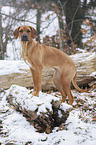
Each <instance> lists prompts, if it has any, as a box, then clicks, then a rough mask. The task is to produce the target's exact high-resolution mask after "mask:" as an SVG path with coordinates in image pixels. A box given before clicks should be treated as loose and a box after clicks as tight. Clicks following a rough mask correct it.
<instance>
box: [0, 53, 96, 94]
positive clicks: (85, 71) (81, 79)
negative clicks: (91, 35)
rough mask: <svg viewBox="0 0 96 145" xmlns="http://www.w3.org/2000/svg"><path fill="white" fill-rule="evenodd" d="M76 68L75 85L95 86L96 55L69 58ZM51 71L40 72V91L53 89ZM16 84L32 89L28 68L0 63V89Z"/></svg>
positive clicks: (11, 62) (5, 62)
mask: <svg viewBox="0 0 96 145" xmlns="http://www.w3.org/2000/svg"><path fill="white" fill-rule="evenodd" d="M71 57H72V59H73V60H74V62H75V65H76V67H77V72H78V75H77V84H78V85H79V86H80V87H91V86H92V85H95V84H96V53H95V52H94V53H91V52H84V53H78V54H75V55H72V56H71ZM53 73H54V70H53V69H44V70H43V72H42V90H44V91H47V90H52V89H55V86H54V84H53V79H52V78H53ZM13 84H17V85H20V86H24V87H27V88H28V87H29V88H33V81H32V76H31V72H30V70H29V67H28V66H27V65H26V64H25V62H24V61H0V88H4V89H6V88H10V86H11V85H13Z"/></svg>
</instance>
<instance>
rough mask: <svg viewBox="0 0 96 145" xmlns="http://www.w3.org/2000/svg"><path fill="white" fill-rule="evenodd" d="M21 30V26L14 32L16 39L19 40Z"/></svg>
mask: <svg viewBox="0 0 96 145" xmlns="http://www.w3.org/2000/svg"><path fill="white" fill-rule="evenodd" d="M19 29H20V26H19V27H18V28H17V29H15V31H14V32H13V35H14V37H15V39H17V38H18V36H19Z"/></svg>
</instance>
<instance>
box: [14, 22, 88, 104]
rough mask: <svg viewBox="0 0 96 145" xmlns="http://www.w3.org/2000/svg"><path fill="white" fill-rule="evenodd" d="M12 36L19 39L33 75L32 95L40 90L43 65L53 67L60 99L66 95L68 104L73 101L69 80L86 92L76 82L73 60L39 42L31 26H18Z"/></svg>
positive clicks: (23, 55)
mask: <svg viewBox="0 0 96 145" xmlns="http://www.w3.org/2000/svg"><path fill="white" fill-rule="evenodd" d="M13 34H14V37H15V38H16V39H17V38H18V37H19V38H20V40H21V46H22V57H23V59H24V61H25V62H26V63H27V64H29V66H30V70H31V72H32V76H33V83H34V91H35V93H34V95H35V96H38V94H39V91H40V90H41V74H42V69H43V68H44V67H51V68H54V69H55V74H54V77H53V81H54V84H55V86H56V87H57V89H58V90H59V91H60V92H61V95H62V101H63V102H64V101H65V100H66V97H67V96H68V99H69V104H72V103H73V96H72V94H71V89H70V85H71V81H72V80H73V85H74V86H75V88H76V89H77V90H79V91H83V92H87V91H85V90H82V89H80V88H79V87H78V86H77V84H76V74H77V73H76V68H75V64H74V62H73V60H72V59H71V58H70V57H69V56H68V55H67V54H65V53H64V52H62V51H60V50H58V49H56V48H53V47H50V46H45V45H42V44H39V43H38V42H37V41H35V40H34V39H33V38H35V37H36V35H37V31H36V30H35V29H34V28H33V27H31V26H26V25H24V26H20V27H18V28H17V29H16V30H15V31H14V32H13Z"/></svg>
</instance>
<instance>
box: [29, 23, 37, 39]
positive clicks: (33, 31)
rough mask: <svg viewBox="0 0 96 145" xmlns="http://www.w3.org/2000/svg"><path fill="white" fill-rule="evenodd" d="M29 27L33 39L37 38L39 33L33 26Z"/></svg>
mask: <svg viewBox="0 0 96 145" xmlns="http://www.w3.org/2000/svg"><path fill="white" fill-rule="evenodd" d="M29 27H30V29H31V36H32V38H35V37H36V36H37V31H36V30H35V29H34V28H33V27H32V26H29Z"/></svg>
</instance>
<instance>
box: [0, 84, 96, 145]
mask: <svg viewBox="0 0 96 145" xmlns="http://www.w3.org/2000/svg"><path fill="white" fill-rule="evenodd" d="M73 93H74V94H75V95H77V98H83V100H85V99H86V103H88V104H89V105H94V104H95V103H96V97H95V98H90V97H88V94H87V93H77V92H76V91H73ZM9 94H10V95H13V96H14V98H15V102H16V101H17V102H18V103H19V104H21V105H22V107H25V108H26V107H27V109H30V110H35V109H36V108H37V106H38V105H41V109H40V110H38V114H39V112H41V111H46V108H48V109H50V110H51V104H50V102H51V101H52V100H58V99H60V98H58V97H55V96H54V95H53V94H46V93H42V92H40V94H39V97H36V96H32V94H31V93H30V90H28V89H26V88H25V87H21V86H17V85H12V86H11V87H10V88H9V89H8V90H5V91H4V92H1V94H0V110H1V112H2V113H0V120H2V121H3V122H2V124H3V133H4V132H5V136H3V135H2V134H1V136H0V142H1V143H2V144H6V143H15V144H16V145H18V144H19V145H23V144H25V143H26V142H32V144H34V145H48V144H50V145H58V144H59V145H63V144H66V145H70V144H72V145H87V144H88V145H95V144H96V137H95V136H96V122H92V116H91V115H89V114H88V111H86V112H84V111H82V109H81V110H80V108H73V110H72V111H71V112H70V115H69V117H68V119H67V121H66V124H67V129H61V130H58V127H56V128H54V130H53V131H52V133H50V134H46V133H38V132H36V129H35V128H34V127H33V126H32V125H30V123H29V122H28V121H26V119H25V118H24V117H23V116H22V114H20V113H18V112H16V111H15V109H14V107H11V106H10V105H9V104H8V103H7V101H6V98H7V96H8V95H9ZM91 95H94V96H95V95H96V92H94V91H92V92H91V93H90V95H89V96H91ZM24 102H25V103H24ZM34 102H35V103H34ZM74 104H75V102H74ZM61 107H62V108H66V109H69V108H70V107H71V106H70V105H68V104H67V103H62V105H61ZM80 115H82V119H81V118H80ZM88 115H89V118H88ZM85 119H87V120H88V122H87V123H86V121H85Z"/></svg>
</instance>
